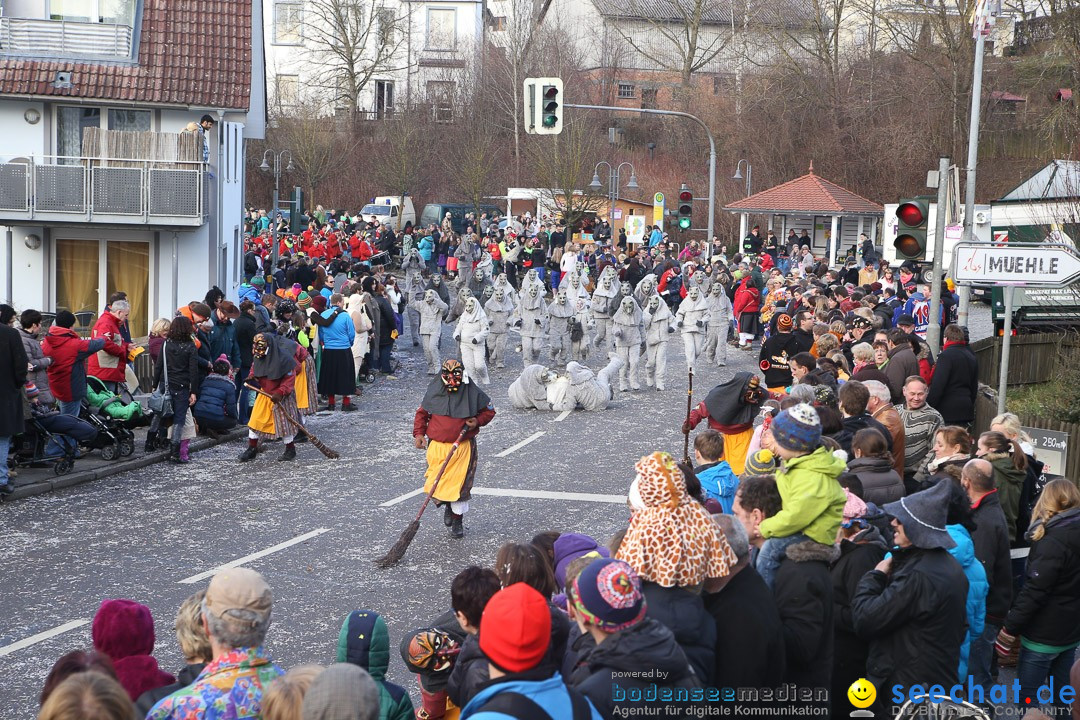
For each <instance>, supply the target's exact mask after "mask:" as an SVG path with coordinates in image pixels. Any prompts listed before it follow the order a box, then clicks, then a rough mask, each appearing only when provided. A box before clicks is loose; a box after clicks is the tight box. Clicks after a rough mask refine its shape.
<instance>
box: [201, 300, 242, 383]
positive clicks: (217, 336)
mask: <svg viewBox="0 0 1080 720" xmlns="http://www.w3.org/2000/svg"><path fill="white" fill-rule="evenodd" d="M238 317H240V308H238V307H236V306H235V305H233V304H232V303H231V302H229V301H228V300H225V299H222V300H221V301H220V302H219V303H218V306H217V307H215V308H213V309H212V310H211V311H210V319H211V321H212V325H211V327H210V333H209V336H210V357H213V358H217V357H221V356H222V355H224V356H225V359H226V360H228V361H229V365H231V366H233V367H239V366H240V344H239V342H238V341H237V339H236V319H237V318H238Z"/></svg>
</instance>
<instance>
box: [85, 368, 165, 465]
mask: <svg viewBox="0 0 1080 720" xmlns="http://www.w3.org/2000/svg"><path fill="white" fill-rule="evenodd" d="M124 392H126V390H125V391H124ZM79 418H80V419H81V420H85V421H86V422H88V423H90V424H91V425H93V426H94V427H95V428H96V429H97V431H98V439H97V441H96V442H95V443H94V444H93V445H92V446H91V447H92V448H93V449H100V450H101V457H102V459H104V460H115V459H116V458H118V457H127V456H128V455H131V454H132V453H134V452H135V433H134V432H132V428H136V427H142V426H143V425H146V424H148V423H149V418H147V417H146V415H145V413H143V411H142V406H141V405H140V404H139V403H138V402H136V401H135V400H134V399H132V400H130V401H129V402H125V401H124V400H123V398H121V396H119V395H117V394H116V393H113V392H112V391H110V390H109V389H108V388H107V387H105V384H104V383H102V382H101V381H100V380H98V379H97V378H96V377H92V376H91V377H87V378H86V398H85V399H84V400H83V406H82V410H80V412H79Z"/></svg>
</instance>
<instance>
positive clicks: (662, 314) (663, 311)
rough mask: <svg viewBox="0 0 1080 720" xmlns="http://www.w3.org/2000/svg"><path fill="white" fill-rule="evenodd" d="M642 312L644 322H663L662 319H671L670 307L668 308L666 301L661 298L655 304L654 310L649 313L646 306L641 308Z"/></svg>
mask: <svg viewBox="0 0 1080 720" xmlns="http://www.w3.org/2000/svg"><path fill="white" fill-rule="evenodd" d="M642 313H643V317H644V318H645V319H646V322H648V323H650V324H651V323H654V322H663V321H664V320H669V319H671V308H669V307H668V306H667V303H666V302H664V301H663V300H661V301H660V304H659V305H657V306H656V312H654V313H652V314H651V315H650V314H649V308H648V307H646V308H645V309H644V310H642Z"/></svg>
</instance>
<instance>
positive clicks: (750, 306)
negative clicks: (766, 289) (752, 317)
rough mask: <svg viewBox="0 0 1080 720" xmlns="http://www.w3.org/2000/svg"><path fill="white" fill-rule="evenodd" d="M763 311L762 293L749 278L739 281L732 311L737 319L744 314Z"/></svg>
mask: <svg viewBox="0 0 1080 720" xmlns="http://www.w3.org/2000/svg"><path fill="white" fill-rule="evenodd" d="M760 310H761V291H760V290H758V289H757V288H756V287H755V286H754V284H753V282H752V281H751V279H750V278H749V277H745V278H743V279H742V280H740V281H739V285H738V287H737V288H736V290H735V302H734V303H732V311H733V312H734V313H735V317H736V318H737V317H739V316H740V315H742V314H743V313H756V312H758V311H760Z"/></svg>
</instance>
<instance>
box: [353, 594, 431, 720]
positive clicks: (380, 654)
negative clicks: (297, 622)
mask: <svg viewBox="0 0 1080 720" xmlns="http://www.w3.org/2000/svg"><path fill="white" fill-rule="evenodd" d="M337 661H338V662H339V663H351V664H353V665H358V666H359V667H361V668H363V669H364V670H367V671H368V674H369V675H371V679H372V680H374V681H375V686H376V687H378V689H379V720H412V718H413V704H412V699H411V698H410V697H409V693H408V692H406V690H405V688H403V687H401V686H400V685H395V684H394V683H392V682H390V681H388V680H387V679H386V670H387V668H388V667H389V666H390V634H389V632H388V631H387V629H386V622H385V621H384V620H383V619H382V617H381V616H380V615H379V614H378V613H375V612H371V611H367V610H354V611H353V612H351V613H349V616H348V617H346V618H345V622H344V623H343V624H342V626H341V632H340V633H339V634H338V646H337Z"/></svg>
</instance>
